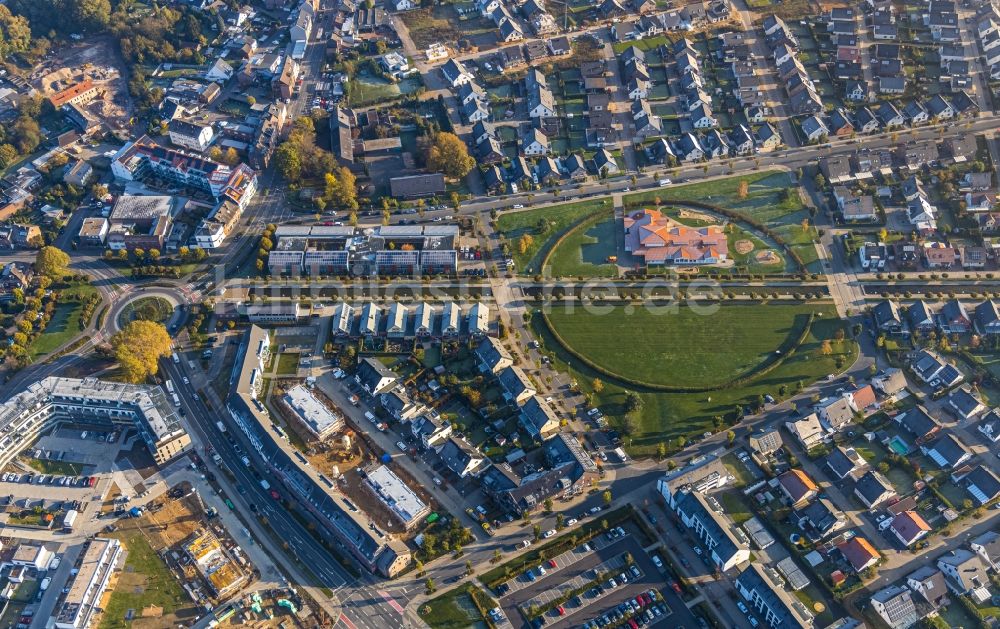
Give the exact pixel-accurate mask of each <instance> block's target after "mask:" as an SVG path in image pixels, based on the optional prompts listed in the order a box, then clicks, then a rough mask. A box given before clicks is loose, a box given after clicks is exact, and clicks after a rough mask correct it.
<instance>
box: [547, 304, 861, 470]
mask: <svg viewBox="0 0 1000 629" xmlns="http://www.w3.org/2000/svg"><path fill="white" fill-rule="evenodd" d="M727 308H746V309H752V308H754V306H723V307H722V309H723V310H722V312H723V314H719V313H716V314H715V315H712V317H711V318H708V319H707V320H708V321H720V322H721V321H726V322H728V323H729V324H732V325H736V326H738V329H739V328H742V334H760V333H762V332H761V331H760V330H758V331H753V330H752V328H750V327H749V326H747V327H742V325H741V322H739V321H738V318H737V317H734V316H733V315H732V314H731V313H726V312H725V311H726V309H727ZM756 308H760V309H762V310H763V309H764V308H766V309H767V310H765V312H769V311H775V312H780V311H781V310H782V309H785V308H793V309H799V313H801V314H805V313H808V312H813V313H815V315H816V316H815V319H814V321H813V324H812V327H811V329H810V332H809V334H808V335H807V336H806V338H805V341H804V342H803V343H802V345H800V346H799V348H798V350H796V351H795V352H794V353H793V354H791V355H789V356H788V357H787V358H786V360H785V361H784V362H783V363H781V364H780V365H779V366H777V367H776V368H774V369H773V370H771V371H769V372H767V373H766V374H763V375H760V376H758V377H756V378H751V379H750V380H749V381H747V382H743V383H741V384H739V385H738V386H730V387H723V388H720V389H715V390H712V391H709V392H696V393H677V392H661V391H656V390H653V389H650V388H648V387H642V386H636V385H629V384H626V383H625V382H623V381H621V380H618V379H616V378H614V377H609V376H608V375H607V374H605V373H602V372H600V371H597V370H595V369H593V368H591V367H589V366H587V365H585V364H583V361H582V360H580V359H578V358H576V357H575V356H573V355H572V354H570V353H569V352H568V351H567V350H566V349H565V348H564V347H563V346H562V345H561V344H560V342H559V340H558V339H556V337H555V336H554V335H553V334H552V333H551V332H550V331H549V328H548V327H547V325H546V324H545V322H544V319H543V317H542V316H541V315H540V314H539V313H537V312H536V313H534V316H533V317H532V321H531V324H532V327H533V329H534V331H535V333H536V334H537V336H538V338H539V339H540V340H541V341H542V343H543V344H544V346H545V348H546V349H547V350H548V353H549V355H550V356H551V357H552V360H553V363H554V364H555V367H556V368H557V369H559V370H561V371H566V372H568V373H569V374H570V376H571V377H572V379H574V380H576V381H577V383H578V384H579V386H580V388H581V390H582V391H583V392H584V393H590V394H592V396H593V403H594V405H596V406H598V407H599V408H600V409H601V410H602V411H603V412H604V414H605V415H607V416H608V417H609V421H610V423H611V425H612V426H613V427H615V428H618V429H622V430H623V431H624V432H625V436H624V437H625V438H624V441H625V446H626V449H628V450H629V451H630V452H632V454H633V455H635V456H647V455H652V454H654V453H655V452H656V450H657V446H658V445H659V444H661V443H662V444H666V445H667V446H668V449H670V448H674V447H676V446H677V445H678V442H679V441H683V440H685V439H687V438H690V437H693V436H697V435H701V434H702V433H703V432H705V431H707V430H718V429H721V428H723V425H724V422H725V421H727V420H728V421H732V419H733V413H734V412H735V411H736V409H737V408H738V407H744V406H746V405H753V404H756V403H757V402H758V401H759V396H763V395H766V394H770V395H772V396H774V397H775V398H778V399H783V398H787V397H789V396H790V395H791V394H792V393H794V392H795V391H796V390H798V389H800V388H801V387H805V386H808V385H809V384H811V383H812V382H815V381H816V380H818V379H820V378H823V377H825V376H827V375H828V374H834V373H839V372H841V371H843V370H844V369H846V368H847V367H848V366H850V365H851V364H852V363H853V362H854V361H855V360H856V358H857V344H856V343H855V342H854V341H852V340H843V341H838V340H836V337H837V336H838V331H843V330H845V329H846V327H847V326H846V324H845V323H844V322H843V321H842V320H841V319H840V318H839V317H838V316H837V314H836V309H835V308H834V307H833V306H832V305H831V304H829V303H827V302H823V303H820V302H816V303H810V304H799V305H795V306H792V305H784V304H782V305H778V304H757V305H756ZM739 312H742V313H748V312H750V313H751V314H750V316H751V317H753V318H754V319H757V317H758V316H759V315H757V314H756V313H752V311H751V310H741V311H739ZM574 316H580V317H582V318H583V319H584V321H583V322H574V323H572V324H570V325H571V327H572V328H575V329H582V328H586V327H587V326H588V325H589V326H591V328H592V329H593V327H592V326H594V325H595V323H594V322H593V321H587V320H586V319H588V318H592V317H594V315H592V314H588V313H587V312H584V311H582V310H580V311H578V312H577V313H576V315H574ZM557 318H558V315H557ZM673 318H674V317H672V316H671V317H665V318H664V321H665V322H669V321H671V320H672V319H673ZM767 319H769V320H772V321H776V322H777V324H776V325H773V327H772V324H770V323H767V322H765V323H762V324H761V325H764V328H763V330H764V332H763V333H765V334H767V335H768V336H769V337H770V338H771V339H772V341H774V340H777V339H778V338H779V334H780V330H782V329H784V330H786V332H785V334H786V335H787V334H788V327H789V325H790V322H791V321H793V320H794V316H792V315H790V314H789V313H785V314H784V315H782V314H775V313H773V312H772V314H771V316H770V317H767ZM681 320H683V319H681ZM630 321H631V320H630V319H629V318H627V317H619V319H618V320H617V321H616V320H615V319H614V318H611V317H606V318H603V320H602V322H603V323H604V326H602V327H601V331H600V336H601V337H604V338H614V339H617V340H618V342H630V341H627V339H629V337H630V336H631V335H633V334H634V330H632V329H631V328H630V326H629V322H630ZM686 325H690V324H686ZM608 326H610V328H609V327H608ZM663 327H666V324H664V326H663ZM706 327H708V326H706ZM721 327H722V326H721V325H719V326H715V327H709V329H711V330H715V331H716V332H717V334H718V335H719V337H712V336H709V337H704V336H702V337H701V338H702V342H703V343H704V344H703V345H700V346H699V345H697V344H696V343H694V342H691V343H690V344H688V345H687V350H686V352H687V353H685V352H684V351H680V350H672V349H671V348H669V347H668V346H667V345H665V344H660V343H658V342H657V341H655V340H654V339H653V338H650V336H649V335H650V334H652V335H653V336H654V337H655V336H656V335H658V334H660V333H661V331H660V330H659V329H658V328H657V327H656V326H654V325H653V324H652V323H650V324H648V327H646V328H645V330H644V332H645V334H644V335H642V336H639V335H635V336H636V337H637V338H639V339H641V340H643V341H645V342H644V343H640V342H638V341H631V342H632V343H633V345H632V347H642V348H643V349H642V350H641V351H642V352H643V355H644V356H645V359H646V360H649V359H650V358H652V359H653V360H655V361H656V362H655V364H657V365H659V366H660V368H661V369H663V370H665V371H666V372H667V373H671V374H679V375H680V377H682V378H688V381H689V382H690V381H691V378H690V377H689V376H688V375H687V373H686V371H685V368H687V369H693V368H695V367H694V366H695V365H696V364H697V363H701V362H704V361H706V360H708V361H710V364H713V365H715V369H716V370H718V373H714V372H713V371H711V370H709V369H707V368H700V367H699V368H698V370H697V371H695V372H694V373H695V374H698V373H699V372H700V373H701V374H702V375H701V377H702V378H703V379H704V380H703V381H705V382H711V381H713V380H714V381H715V382H719V381H721V379H722V378H723V377H724V375H725V374H727V373H728V374H731V373H733V371H734V369H733V367H731V366H730V365H728V363H727V361H726V359H725V358H723V359H721V360H719V359H714V358H710V355H712V354H715V353H719V354H722V355H723V357H725V356H727V354H726V351H728V347H727V343H724V342H720V341H719V340H717V339H718V338H721V336H722V335H730V334H735V335H737V336H738V335H739V333H736V332H731V331H724V330H722V329H720V328H721ZM560 333H561V330H560ZM571 333H572V332H571ZM672 336H673V338H678V336H679V335H678V334H677V333H676V332H673V333H672ZM727 338H728V337H727ZM782 338H787V336H786V337H782ZM824 341H829V343H827V344H825V343H824ZM685 342H687V341H685ZM755 345H756V344H755ZM585 346H586V345H585ZM646 346H649V347H652V348H656V347H660V348H661V349H662V350H663V351H662V352H661V356H660V357H659V358H656V357H655V354H656V351H655V349H649V350H647V349H645V347H646ZM587 347H589V348H590V349H589V351H597V352H598V355H600V352H601V351H602V350H601V348H600V347H599V344H598V342H597V341H594V342H593V344H592V345H589V346H587ZM730 347H731V345H730ZM756 347H757V351H758V352H763V351H764V350H763V348H762V346H759V345H757V346H756ZM724 348H725V349H724ZM773 349H777V348H776V347H774V348H773ZM603 351H604V352H606V353H609V354H611V355H612V356H611V359H612V360H613V361H614V360H619V361H620V359H619V358H616V355H617V352H616V351H615V350H614V348H613V347H611V346H608V347H607V348H606V349H604V350H603ZM691 352H694V353H693V354H692V353H691ZM758 355H759V354H758ZM735 360H736V361H739V360H743V361H749V360H751V356H750V355H748V354H747V353H744V352H740V353H739V354H737V355H736V357H735ZM643 363H644V360H636V359H635V357H633V359H632V361H631V365H636V366H639V367H638V368H639V370H640V371H639V373H642V374H645V375H647V376H648V375H652V376H654V377H656V378H657V379H658V380H659V381H660V382H664V381H665V382H668V383H670V382H671V381H670V380H669V378H664V377H663V376H662V375H660V374H657V373H651V370H650V369H649V368H647V367H641V365H642V364H643ZM678 363H679V364H678ZM613 364H615V366H616V367H617V368H619V369H622V370H624V368H623V367H622V363H620V362H619V363H613ZM627 373H628V374H632V373H633V372H632V371H631V369H629V370H628V372H627ZM595 379H599V380H601V386H600V387H599V388H600V390H599V391H595V387H594V380H595ZM628 391H635V392H636V393H638V396H639V400H640V404H639V408H638V409H637V410H635V411H634V412H633V414H632V415H631V416H629V417H628V418H627V420H626V413H625V408H626V406H625V403H626V393H627V392H628Z"/></svg>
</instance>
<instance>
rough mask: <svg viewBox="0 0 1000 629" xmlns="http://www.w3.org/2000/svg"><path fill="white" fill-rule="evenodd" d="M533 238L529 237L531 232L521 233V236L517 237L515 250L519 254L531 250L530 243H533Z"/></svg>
mask: <svg viewBox="0 0 1000 629" xmlns="http://www.w3.org/2000/svg"><path fill="white" fill-rule="evenodd" d="M534 242H535V239H534V238H532V237H531V234H521V237H520V238H518V239H517V251H518V253H520V254H521V255H524V254H526V253H528V251H530V250H531V245H533V244H534Z"/></svg>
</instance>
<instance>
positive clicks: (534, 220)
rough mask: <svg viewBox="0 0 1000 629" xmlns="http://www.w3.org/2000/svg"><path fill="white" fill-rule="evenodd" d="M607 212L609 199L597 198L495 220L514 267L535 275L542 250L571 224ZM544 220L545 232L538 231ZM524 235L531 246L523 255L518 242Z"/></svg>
mask: <svg viewBox="0 0 1000 629" xmlns="http://www.w3.org/2000/svg"><path fill="white" fill-rule="evenodd" d="M610 209H611V200H610V199H600V200H594V201H580V202H577V203H563V204H561V205H552V206H548V207H541V208H537V209H533V210H525V211H523V212H508V213H506V214H502V215H501V216H500V217H499V218H498V219H497V230H498V231H499V232H500V233H501V234H503V236H504V238H506V239H507V242H509V243H510V248H511V252H512V254H513V257H514V262H515V263H516V264H517V268H518V269H519V270H520V271H521V272H524V273H538V272H539V266H540V265H541V261H542V259H543V258H544V256H545V251H547V250H548V248H549V246H551V243H553V242H555V240H556V239H557V238H558V237H559V236H561V235H562V234H563V233H564V232H565V231H566V230H567V229H569V228H570V227H571V226H572V225H575V224H576V223H578V222H579V221H581V220H583V219H585V218H587V217H589V216H591V215H593V214H596V213H597V212H600V211H606V210H610ZM543 219H544V220H545V221H546V223H547V224H546V227H545V229H544V230H539V229H538V227H539V221H541V220H543ZM523 234H528V235H530V236H531V238H532V243H531V245H530V246H529V247H528V248H527V249H526V250H525V251H524V253H521V252H520V251H519V250H518V242H517V241H518V239H519V238H520V237H521V236H522V235H523Z"/></svg>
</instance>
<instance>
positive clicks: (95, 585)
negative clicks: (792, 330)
mask: <svg viewBox="0 0 1000 629" xmlns="http://www.w3.org/2000/svg"><path fill="white" fill-rule="evenodd" d="M121 553H122V546H121V542H119V541H118V540H116V539H114V538H106V537H96V538H94V539H92V540H90V542H89V543H88V544H87V548H86V550H84V551H83V558H82V559H80V565H79V567H78V568H77V570H78V572H77V573H76V574H75V575H74V576H72V577H70V582H69V586H68V587H69V591H68V592H67V593H66V598H65V599H64V600H63V603H62V606H61V607H60V608H59V609H58V611H57V612H56V615H55V627H56V629H83V628H84V627H87V626H89V625H90V621H91V618H92V616H93V615H94V612H97V611H101V610H100V608H99V605H100V603H101V598H102V597H103V596H104V591H105V590H106V589H107V588H108V582H109V581H110V580H111V575H112V574H114V571H115V566H116V565H117V563H118V559H119V557H121Z"/></svg>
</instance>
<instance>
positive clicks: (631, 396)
mask: <svg viewBox="0 0 1000 629" xmlns="http://www.w3.org/2000/svg"><path fill="white" fill-rule="evenodd" d="M641 410H642V398H641V397H639V394H638V393H636V392H635V391H628V392H626V393H625V414H626V415H635V414H637V413H638V412H639V411H641Z"/></svg>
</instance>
